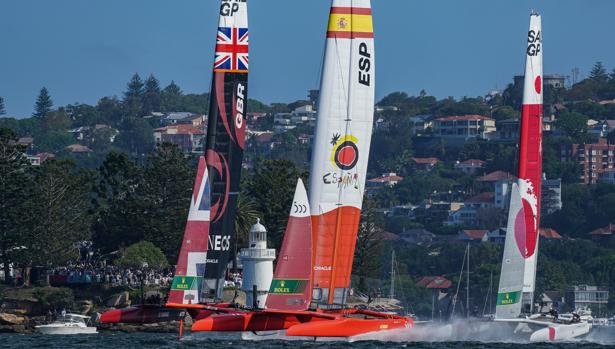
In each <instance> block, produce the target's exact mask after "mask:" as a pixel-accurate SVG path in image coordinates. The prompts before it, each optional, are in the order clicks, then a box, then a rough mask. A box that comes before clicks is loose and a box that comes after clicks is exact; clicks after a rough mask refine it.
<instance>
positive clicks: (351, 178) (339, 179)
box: [309, 0, 375, 307]
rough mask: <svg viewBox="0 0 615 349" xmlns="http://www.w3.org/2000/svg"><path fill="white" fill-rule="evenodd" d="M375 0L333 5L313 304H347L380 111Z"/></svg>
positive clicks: (318, 169)
mask: <svg viewBox="0 0 615 349" xmlns="http://www.w3.org/2000/svg"><path fill="white" fill-rule="evenodd" d="M373 37H374V34H373V27H372V10H371V6H370V1H369V0H333V3H332V6H331V10H330V15H329V24H328V29H327V40H326V47H325V57H324V65H323V71H322V78H321V85H320V98H319V103H318V117H317V121H316V134H315V139H314V145H313V151H312V161H311V171H310V193H309V194H310V195H309V200H310V209H311V211H312V237H313V246H314V251H313V268H312V269H313V270H312V273H313V275H312V282H313V285H312V286H313V292H312V303H313V304H314V305H317V306H322V307H326V306H327V305H332V304H335V305H342V304H344V303H345V301H346V299H345V297H346V291H347V289H348V287H349V286H350V274H351V272H352V261H353V256H354V249H355V241H356V236H357V231H358V227H359V220H360V213H361V205H362V200H363V191H364V187H365V176H366V171H367V159H368V155H369V147H370V140H371V134H372V120H373V113H374V80H375V75H374V74H375V73H374V64H375V63H374V58H375V56H374V39H373Z"/></svg>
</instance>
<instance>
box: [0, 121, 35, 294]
mask: <svg viewBox="0 0 615 349" xmlns="http://www.w3.org/2000/svg"><path fill="white" fill-rule="evenodd" d="M16 140H17V137H16V135H15V134H14V133H13V131H11V130H9V129H5V128H0V262H2V265H3V267H4V275H5V282H6V283H7V284H9V283H10V282H11V279H10V277H9V275H10V267H11V263H13V262H15V261H16V258H17V256H18V255H19V253H20V251H19V250H20V247H21V246H24V243H25V241H24V235H25V233H26V231H27V227H26V221H27V215H25V214H24V212H25V209H26V207H27V202H28V197H29V195H30V194H31V193H30V188H31V187H32V186H31V184H32V183H31V178H30V176H29V173H28V172H29V166H30V164H29V162H28V160H27V158H26V157H25V156H23V155H22V154H23V151H24V150H25V149H23V147H21V146H19V145H17V144H16V143H15V141H16Z"/></svg>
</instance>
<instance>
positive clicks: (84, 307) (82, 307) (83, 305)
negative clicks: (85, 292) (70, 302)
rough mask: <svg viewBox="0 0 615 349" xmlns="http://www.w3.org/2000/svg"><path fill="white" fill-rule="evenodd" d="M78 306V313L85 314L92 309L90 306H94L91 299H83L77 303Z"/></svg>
mask: <svg viewBox="0 0 615 349" xmlns="http://www.w3.org/2000/svg"><path fill="white" fill-rule="evenodd" d="M78 307H79V313H81V314H87V313H89V312H90V311H92V308H93V307H94V302H93V301H91V300H83V301H80V302H79V303H78Z"/></svg>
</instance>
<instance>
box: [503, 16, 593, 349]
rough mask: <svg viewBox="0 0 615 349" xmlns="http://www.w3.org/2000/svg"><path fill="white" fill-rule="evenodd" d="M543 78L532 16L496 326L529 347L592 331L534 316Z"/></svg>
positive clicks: (585, 326)
mask: <svg viewBox="0 0 615 349" xmlns="http://www.w3.org/2000/svg"><path fill="white" fill-rule="evenodd" d="M542 76H543V75H542V27H541V17H540V15H539V14H536V13H532V14H531V15H530V29H529V32H528V41H527V50H526V65H525V81H524V91H523V109H522V114H521V129H520V142H519V168H518V179H517V181H516V183H513V185H512V188H511V197H510V208H509V213H508V223H507V230H506V232H507V234H506V241H505V245H504V255H503V259H502V270H501V274H500V284H499V286H498V295H497V304H496V314H495V321H497V322H506V323H510V324H512V325H514V326H516V328H515V331H514V332H515V333H516V334H520V335H526V336H529V340H531V341H546V340H549V341H554V340H568V339H572V338H575V337H578V336H581V335H584V334H587V333H588V332H589V330H590V325H589V324H588V323H587V322H578V323H560V322H556V321H554V320H555V319H547V318H546V317H544V316H541V315H540V314H534V315H532V304H533V302H534V290H535V281H536V261H537V254H538V238H539V234H538V228H539V226H540V185H541V178H542V146H541V142H542V116H543V82H542ZM522 316H523V317H522Z"/></svg>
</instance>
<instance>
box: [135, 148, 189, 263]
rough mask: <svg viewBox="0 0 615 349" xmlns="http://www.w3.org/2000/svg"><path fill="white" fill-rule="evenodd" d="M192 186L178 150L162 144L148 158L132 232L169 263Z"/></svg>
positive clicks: (178, 241)
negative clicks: (153, 247)
mask: <svg viewBox="0 0 615 349" xmlns="http://www.w3.org/2000/svg"><path fill="white" fill-rule="evenodd" d="M193 183H194V170H193V169H192V168H190V166H189V164H188V161H187V159H186V157H185V156H184V154H183V153H182V151H181V150H180V149H179V148H178V147H177V146H176V145H174V144H170V143H164V144H162V145H160V146H159V147H158V148H157V149H156V151H155V152H154V153H153V154H151V155H150V157H149V159H148V163H147V166H146V167H145V168H144V170H143V183H142V184H141V185H140V186H139V187H138V188H137V190H136V192H135V199H136V203H137V206H136V208H137V209H138V212H140V213H141V214H140V215H138V218H137V221H136V222H135V223H137V225H138V227H136V228H135V229H137V231H140V232H142V235H143V238H144V240H147V241H151V242H152V243H153V244H155V245H156V246H158V247H159V248H160V249H161V250H162V251H163V252H164V254H165V256H166V257H167V258H168V259H169V260H175V259H176V258H177V255H178V253H179V248H180V246H181V241H182V236H183V233H184V227H185V224H186V217H187V215H188V208H189V207H190V196H191V193H192V187H193ZM133 209H134V208H133Z"/></svg>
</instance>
